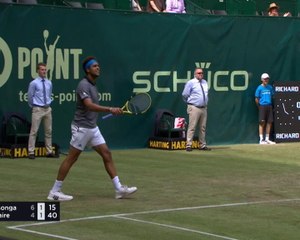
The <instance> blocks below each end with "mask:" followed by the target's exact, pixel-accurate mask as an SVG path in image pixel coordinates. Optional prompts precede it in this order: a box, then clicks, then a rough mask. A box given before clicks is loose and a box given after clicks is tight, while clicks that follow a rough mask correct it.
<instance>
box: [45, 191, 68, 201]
mask: <svg viewBox="0 0 300 240" xmlns="http://www.w3.org/2000/svg"><path fill="white" fill-rule="evenodd" d="M47 199H48V200H52V201H70V200H72V199H73V196H70V195H66V194H64V193H63V192H52V191H50V192H49V195H48V198H47Z"/></svg>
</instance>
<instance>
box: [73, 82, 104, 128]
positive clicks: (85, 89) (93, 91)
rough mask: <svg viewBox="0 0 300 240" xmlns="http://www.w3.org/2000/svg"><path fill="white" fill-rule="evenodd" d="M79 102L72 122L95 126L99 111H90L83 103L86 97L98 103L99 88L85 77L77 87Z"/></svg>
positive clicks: (86, 126) (79, 125) (84, 126)
mask: <svg viewBox="0 0 300 240" xmlns="http://www.w3.org/2000/svg"><path fill="white" fill-rule="evenodd" d="M76 95H77V103H76V111H75V116H74V119H73V122H72V124H74V125H76V126H78V127H83V128H94V127H96V126H97V120H98V112H92V111H89V110H88V109H87V108H86V106H85V105H84V104H83V100H84V99H85V98H90V99H91V100H92V102H93V103H96V104H98V103H99V102H98V98H99V97H98V96H99V93H98V89H97V87H96V85H95V84H94V83H92V82H90V81H89V80H87V79H86V78H83V79H82V80H81V81H80V82H79V84H78V86H77V89H76Z"/></svg>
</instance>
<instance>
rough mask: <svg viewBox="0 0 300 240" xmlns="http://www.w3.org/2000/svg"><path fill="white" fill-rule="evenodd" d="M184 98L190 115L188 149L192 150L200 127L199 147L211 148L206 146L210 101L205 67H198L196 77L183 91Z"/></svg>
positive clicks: (201, 148) (203, 148)
mask: <svg viewBox="0 0 300 240" xmlns="http://www.w3.org/2000/svg"><path fill="white" fill-rule="evenodd" d="M182 97H183V100H184V101H185V102H186V103H187V113H188V115H189V125H188V130H187V138H186V150H187V151H188V152H190V151H192V142H193V137H194V134H195V130H196V128H197V126H198V128H199V136H198V137H199V143H200V146H199V149H200V150H211V149H210V148H208V147H207V146H206V140H205V134H206V121H207V103H208V84H207V81H206V80H204V79H203V69H202V68H196V69H195V71H194V78H193V79H191V80H189V81H188V82H187V83H186V84H185V86H184V89H183V92H182Z"/></svg>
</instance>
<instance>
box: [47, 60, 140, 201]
mask: <svg viewBox="0 0 300 240" xmlns="http://www.w3.org/2000/svg"><path fill="white" fill-rule="evenodd" d="M82 66H83V70H84V71H85V73H86V76H85V77H84V78H83V79H82V80H81V81H80V82H79V84H78V86H77V89H76V94H77V104H76V111H75V116H74V119H73V121H72V124H71V131H72V138H71V141H70V148H69V153H68V155H67V157H66V158H65V160H64V161H63V162H62V163H61V165H60V168H59V171H58V175H57V178H56V181H55V183H54V185H53V187H52V189H51V190H50V192H49V195H48V199H49V200H57V201H68V200H72V199H73V196H70V195H66V194H64V193H63V192H62V191H61V189H62V185H63V181H64V180H65V178H66V176H67V174H68V172H69V170H70V169H71V167H72V166H73V164H74V163H75V162H76V160H77V159H78V157H79V155H80V154H81V152H82V151H83V150H84V149H85V147H86V146H91V147H93V149H94V150H95V151H96V152H97V153H98V154H99V155H100V156H101V157H102V159H103V163H104V166H105V169H106V171H107V173H108V175H109V176H110V178H111V179H112V183H113V185H114V188H115V198H116V199H121V198H125V197H126V196H128V195H130V194H132V193H134V192H136V191H137V188H136V187H127V186H125V185H122V184H121V182H120V180H119V177H118V175H117V170H116V167H115V165H114V162H113V159H112V154H111V152H110V150H109V148H108V146H107V145H106V142H105V140H104V138H103V136H102V134H101V132H100V130H99V128H98V126H97V120H98V112H110V113H112V114H114V115H116V114H122V113H123V111H122V109H121V108H115V107H105V106H101V105H99V104H98V96H99V94H98V90H97V87H96V79H97V77H99V75H100V66H99V63H98V62H97V60H96V59H95V57H88V58H86V59H85V60H84V61H83V64H82Z"/></svg>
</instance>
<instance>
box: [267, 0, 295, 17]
mask: <svg viewBox="0 0 300 240" xmlns="http://www.w3.org/2000/svg"><path fill="white" fill-rule="evenodd" d="M268 16H270V17H278V16H279V6H278V5H277V4H276V3H271V4H270V5H269V9H268ZM291 16H292V14H291V13H290V12H286V13H284V14H283V17H291Z"/></svg>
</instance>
